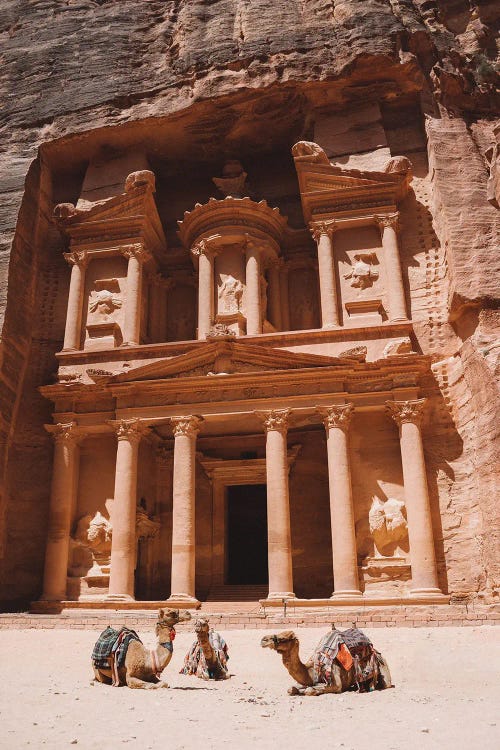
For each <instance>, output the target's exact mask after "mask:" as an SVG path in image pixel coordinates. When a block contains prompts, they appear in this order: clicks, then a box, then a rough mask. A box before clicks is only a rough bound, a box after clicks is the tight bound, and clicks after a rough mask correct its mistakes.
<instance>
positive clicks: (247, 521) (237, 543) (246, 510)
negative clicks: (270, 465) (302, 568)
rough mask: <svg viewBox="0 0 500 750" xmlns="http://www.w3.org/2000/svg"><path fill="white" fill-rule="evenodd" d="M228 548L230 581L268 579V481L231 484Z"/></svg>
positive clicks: (228, 581)
mask: <svg viewBox="0 0 500 750" xmlns="http://www.w3.org/2000/svg"><path fill="white" fill-rule="evenodd" d="M226 551H227V557H226V583H228V584H236V585H240V586H241V585H251V584H254V585H255V584H265V583H267V582H268V570H267V493H266V485H265V484H236V485H229V486H228V488H227V513H226Z"/></svg>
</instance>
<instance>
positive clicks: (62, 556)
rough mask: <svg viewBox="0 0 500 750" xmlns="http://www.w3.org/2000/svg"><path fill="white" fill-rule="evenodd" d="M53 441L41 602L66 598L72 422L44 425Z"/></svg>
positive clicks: (75, 454) (73, 487)
mask: <svg viewBox="0 0 500 750" xmlns="http://www.w3.org/2000/svg"><path fill="white" fill-rule="evenodd" d="M46 429H47V430H48V432H50V433H52V435H53V437H54V441H55V446H54V461H53V467H52V485H51V491H50V508H49V528H48V533H47V547H46V551H45V569H44V575H43V594H42V596H41V599H42V600H44V601H62V600H64V599H66V579H67V576H68V554H69V537H70V531H71V520H72V519H71V516H72V512H73V511H74V508H75V506H76V494H77V488H78V469H79V448H78V438H77V428H76V423H75V422H69V423H68V424H55V425H46Z"/></svg>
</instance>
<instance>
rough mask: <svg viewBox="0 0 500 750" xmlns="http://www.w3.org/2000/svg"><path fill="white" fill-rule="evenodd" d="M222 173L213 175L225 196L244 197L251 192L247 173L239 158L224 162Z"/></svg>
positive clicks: (215, 182) (214, 180) (213, 179)
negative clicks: (216, 175) (220, 175)
mask: <svg viewBox="0 0 500 750" xmlns="http://www.w3.org/2000/svg"><path fill="white" fill-rule="evenodd" d="M222 175H223V176H222V177H213V178H212V181H213V183H214V185H215V186H216V187H217V188H218V189H219V190H220V191H221V193H223V194H224V197H231V198H243V197H245V196H246V195H248V194H249V191H248V185H247V181H246V180H247V173H246V172H245V171H244V169H243V167H242V165H241V162H239V161H238V160H237V159H230V160H229V161H227V162H226V163H225V164H224V168H223V170H222Z"/></svg>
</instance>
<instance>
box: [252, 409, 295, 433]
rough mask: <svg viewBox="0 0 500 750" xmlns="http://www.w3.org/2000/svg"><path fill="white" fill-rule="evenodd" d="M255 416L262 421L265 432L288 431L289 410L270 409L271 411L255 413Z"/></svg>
mask: <svg viewBox="0 0 500 750" xmlns="http://www.w3.org/2000/svg"><path fill="white" fill-rule="evenodd" d="M255 414H256V415H257V416H258V417H259V419H260V420H261V421H262V424H263V425H264V427H265V430H266V432H269V430H276V431H277V432H282V433H284V432H286V431H287V430H288V418H289V416H290V409H271V411H256V412H255Z"/></svg>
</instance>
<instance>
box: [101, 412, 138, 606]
mask: <svg viewBox="0 0 500 750" xmlns="http://www.w3.org/2000/svg"><path fill="white" fill-rule="evenodd" d="M111 424H112V425H113V427H114V428H115V431H116V437H117V439H118V445H117V450H116V471H115V494H114V499H113V507H112V509H111V525H112V527H113V536H112V539H111V571H110V576H109V598H110V599H114V600H118V601H122V600H129V599H133V598H134V569H135V558H136V547H137V537H136V508H137V464H138V456H139V443H140V440H141V437H142V436H143V434H144V433H145V431H146V428H145V427H144V426H143V425H142V423H141V421H140V420H139V419H126V420H125V419H124V420H117V421H113V422H112V423H111Z"/></svg>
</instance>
